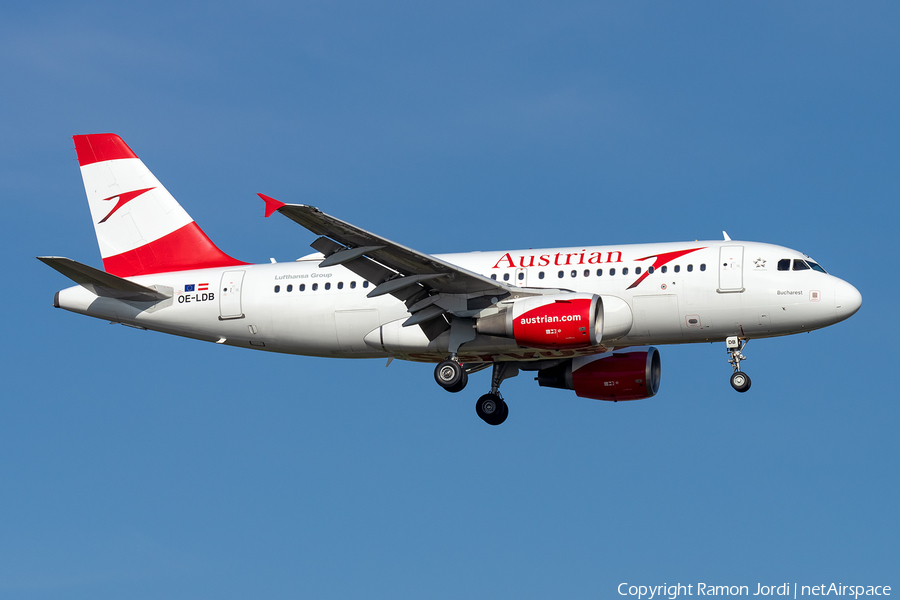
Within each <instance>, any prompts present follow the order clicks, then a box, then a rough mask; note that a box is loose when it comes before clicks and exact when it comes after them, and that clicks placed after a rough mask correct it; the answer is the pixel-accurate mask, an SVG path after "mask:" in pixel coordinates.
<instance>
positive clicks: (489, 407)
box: [475, 394, 509, 425]
mask: <svg viewBox="0 0 900 600" xmlns="http://www.w3.org/2000/svg"><path fill="white" fill-rule="evenodd" d="M475 412H476V413H478V416H479V417H480V418H481V420H482V421H484V422H485V423H487V424H488V425H499V424H501V423H502V422H503V421H505V420H506V417H507V416H509V407H508V406H507V405H506V402H504V401H503V398H501V397H500V396H499V395H498V394H485V395H484V396H482V397H481V398H479V399H478V402H476V403H475Z"/></svg>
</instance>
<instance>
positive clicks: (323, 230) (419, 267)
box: [259, 194, 511, 297]
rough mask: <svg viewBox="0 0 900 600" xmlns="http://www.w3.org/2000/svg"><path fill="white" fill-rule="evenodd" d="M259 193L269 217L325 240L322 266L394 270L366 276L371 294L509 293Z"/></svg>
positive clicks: (447, 265)
mask: <svg viewBox="0 0 900 600" xmlns="http://www.w3.org/2000/svg"><path fill="white" fill-rule="evenodd" d="M259 196H260V197H261V198H262V199H263V200H264V201H265V202H266V212H267V215H266V216H268V215H270V214H272V212H275V211H277V212H280V213H281V214H283V215H284V216H286V217H287V218H289V219H291V220H292V221H294V222H295V223H298V224H300V225H302V226H303V227H305V228H306V229H309V230H310V231H312V232H313V233H315V234H318V235H320V236H323V237H324V238H326V240H323V239H322V238H319V239H318V240H316V241H315V242H313V243H312V244H311V245H312V247H313V248H315V249H316V250H318V251H319V252H321V253H322V254H324V255H325V256H326V259H325V260H324V261H323V262H322V263H321V264H320V266H323V267H328V266H334V265H339V264H343V265H345V266H346V267H347V268H349V269H351V270H354V271H355V269H352V266H353V263H355V262H357V261H359V260H360V259H366V258H367V259H369V260H371V261H374V262H376V263H378V264H380V265H383V266H385V267H387V268H388V269H390V270H391V272H390V273H383V275H384V277H381V278H379V277H377V276H376V277H373V278H369V277H366V279H368V280H369V281H371V282H372V283H374V284H376V287H375V289H374V290H372V291H371V292H370V293H369V296H370V297H374V296H380V295H381V294H384V293H391V292H392V291H398V290H400V289H403V288H404V287H406V286H410V285H413V284H421V285H424V286H426V287H428V288H430V289H432V290H434V291H436V292H438V293H443V294H466V295H470V294H476V295H484V294H498V295H505V294H507V293H509V292H510V291H511V288H510V286H508V285H505V284H503V283H501V282H498V281H495V280H493V279H491V278H489V277H485V276H483V275H479V274H478V273H473V272H471V271H467V270H466V269H463V268H461V267H458V266H456V265H454V264H451V263H448V262H445V261H443V260H441V259H439V258H435V257H434V256H430V255H428V254H424V253H422V252H419V251H417V250H413V249H412V248H408V247H406V246H403V245H401V244H398V243H396V242H392V241H390V240H388V239H386V238H383V237H381V236H379V235H376V234H374V233H370V232H368V231H366V230H364V229H360V228H359V227H356V226H355V225H351V224H350V223H347V222H346V221H342V220H340V219H338V218H335V217H332V216H331V215H328V214H325V213H323V212H322V211H320V210H319V209H318V208H316V207H314V206H306V205H304V204H284V203H282V202H279V201H278V200H275V199H274V198H270V197H268V196H266V195H264V194H259ZM363 276H364V275H363Z"/></svg>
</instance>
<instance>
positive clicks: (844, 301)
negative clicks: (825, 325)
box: [834, 279, 862, 320]
mask: <svg viewBox="0 0 900 600" xmlns="http://www.w3.org/2000/svg"><path fill="white" fill-rule="evenodd" d="M860 306H862V294H860V293H859V290H857V289H856V288H855V287H853V286H852V285H850V284H849V283H847V282H846V281H844V280H842V279H839V280H838V282H837V284H836V285H835V286H834V308H835V311H836V312H837V316H838V317H840V318H841V319H842V320H843V319H846V318H848V317H851V316H853V315H854V314H856V311H858V310H859V307H860Z"/></svg>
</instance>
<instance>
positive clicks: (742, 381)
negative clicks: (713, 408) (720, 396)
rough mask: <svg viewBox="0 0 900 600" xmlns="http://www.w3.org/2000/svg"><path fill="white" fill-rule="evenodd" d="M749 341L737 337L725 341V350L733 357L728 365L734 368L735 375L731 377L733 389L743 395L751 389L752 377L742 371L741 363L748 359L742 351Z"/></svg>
mask: <svg viewBox="0 0 900 600" xmlns="http://www.w3.org/2000/svg"><path fill="white" fill-rule="evenodd" d="M749 341H750V340H746V341H745V340H742V339H739V338H738V337H737V336H736V335H733V336H730V337H728V338H726V339H725V350H726V351H727V352H728V354H730V355H731V358H729V359H728V364H730V365H731V366H732V367H734V373H732V375H731V387H733V388H734V389H735V390H737V391H738V392H741V393H743V392H746V391H747V390H749V389H750V376H749V375H747V374H746V373H744V372H743V371H741V361H742V360H746V359H747V357H746V356H744V355H743V354H741V350H743V349H744V346H746V345H747V342H749Z"/></svg>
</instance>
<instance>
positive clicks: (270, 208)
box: [256, 194, 286, 217]
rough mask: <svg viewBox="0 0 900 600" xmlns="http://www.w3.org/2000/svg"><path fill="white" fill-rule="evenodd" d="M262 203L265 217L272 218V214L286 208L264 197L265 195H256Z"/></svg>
mask: <svg viewBox="0 0 900 600" xmlns="http://www.w3.org/2000/svg"><path fill="white" fill-rule="evenodd" d="M256 195H257V196H259V197H260V198H262V201H263V202H265V203H266V216H267V217H270V216H272V213H273V212H275V211H276V210H278V209H279V208H281V207H282V206H286V205H285V203H284V202H280V201H278V200H276V199H275V198H272V197H271V196H266V195H265V194H256Z"/></svg>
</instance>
